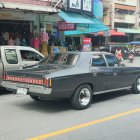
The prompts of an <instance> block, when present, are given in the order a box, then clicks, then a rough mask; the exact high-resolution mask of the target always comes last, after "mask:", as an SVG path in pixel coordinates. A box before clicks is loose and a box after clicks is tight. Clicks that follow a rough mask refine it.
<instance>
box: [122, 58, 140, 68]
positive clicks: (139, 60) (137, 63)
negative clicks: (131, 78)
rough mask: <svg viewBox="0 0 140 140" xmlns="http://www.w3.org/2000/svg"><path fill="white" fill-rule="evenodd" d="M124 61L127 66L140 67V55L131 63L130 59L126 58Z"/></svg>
mask: <svg viewBox="0 0 140 140" xmlns="http://www.w3.org/2000/svg"><path fill="white" fill-rule="evenodd" d="M123 63H124V64H125V65H126V66H132V67H140V57H135V59H134V61H133V62H132V63H131V62H129V60H128V59H127V60H124V61H123Z"/></svg>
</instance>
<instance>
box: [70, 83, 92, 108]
mask: <svg viewBox="0 0 140 140" xmlns="http://www.w3.org/2000/svg"><path fill="white" fill-rule="evenodd" d="M91 100H92V90H91V87H90V86H89V85H81V86H80V87H78V88H77V90H76V91H75V93H74V95H73V96H72V98H71V104H72V106H73V108H74V109H77V110H82V109H86V108H88V107H89V105H90V103H91Z"/></svg>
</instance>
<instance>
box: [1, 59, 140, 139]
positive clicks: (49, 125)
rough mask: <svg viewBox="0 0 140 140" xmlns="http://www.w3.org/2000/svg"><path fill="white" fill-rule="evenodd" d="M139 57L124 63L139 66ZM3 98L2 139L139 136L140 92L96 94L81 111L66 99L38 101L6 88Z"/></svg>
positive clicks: (118, 137) (2, 93) (137, 137)
mask: <svg viewBox="0 0 140 140" xmlns="http://www.w3.org/2000/svg"><path fill="white" fill-rule="evenodd" d="M139 61H140V58H139V57H136V58H135V60H134V63H129V62H128V60H125V61H124V63H125V65H127V66H140V63H139ZM0 98H1V99H0V100H1V101H0V112H1V114H0V139H1V140H48V139H49V140H139V139H140V138H139V137H140V133H139V131H140V125H139V122H140V94H135V95H134V94H132V93H131V92H130V91H125V90H123V91H119V92H111V93H105V94H100V95H96V96H94V98H93V101H92V104H91V106H90V107H89V108H88V109H86V110H82V111H77V110H73V109H72V107H71V105H70V103H69V101H67V100H57V101H41V102H37V101H33V100H32V99H31V98H30V97H29V96H23V95H16V94H13V93H9V92H6V91H1V93H0ZM54 132H55V133H54Z"/></svg>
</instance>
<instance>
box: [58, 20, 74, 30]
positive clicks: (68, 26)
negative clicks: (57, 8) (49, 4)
mask: <svg viewBox="0 0 140 140" xmlns="http://www.w3.org/2000/svg"><path fill="white" fill-rule="evenodd" d="M75 29H76V25H75V24H74V23H67V22H65V21H60V22H58V30H59V31H68V30H75Z"/></svg>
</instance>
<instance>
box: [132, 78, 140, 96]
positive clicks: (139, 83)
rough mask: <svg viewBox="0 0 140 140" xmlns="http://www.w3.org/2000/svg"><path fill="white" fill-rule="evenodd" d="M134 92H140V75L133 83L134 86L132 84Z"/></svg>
mask: <svg viewBox="0 0 140 140" xmlns="http://www.w3.org/2000/svg"><path fill="white" fill-rule="evenodd" d="M132 92H133V93H134V94H139V93H140V77H139V78H137V80H136V81H135V83H134V84H133V86H132Z"/></svg>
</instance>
